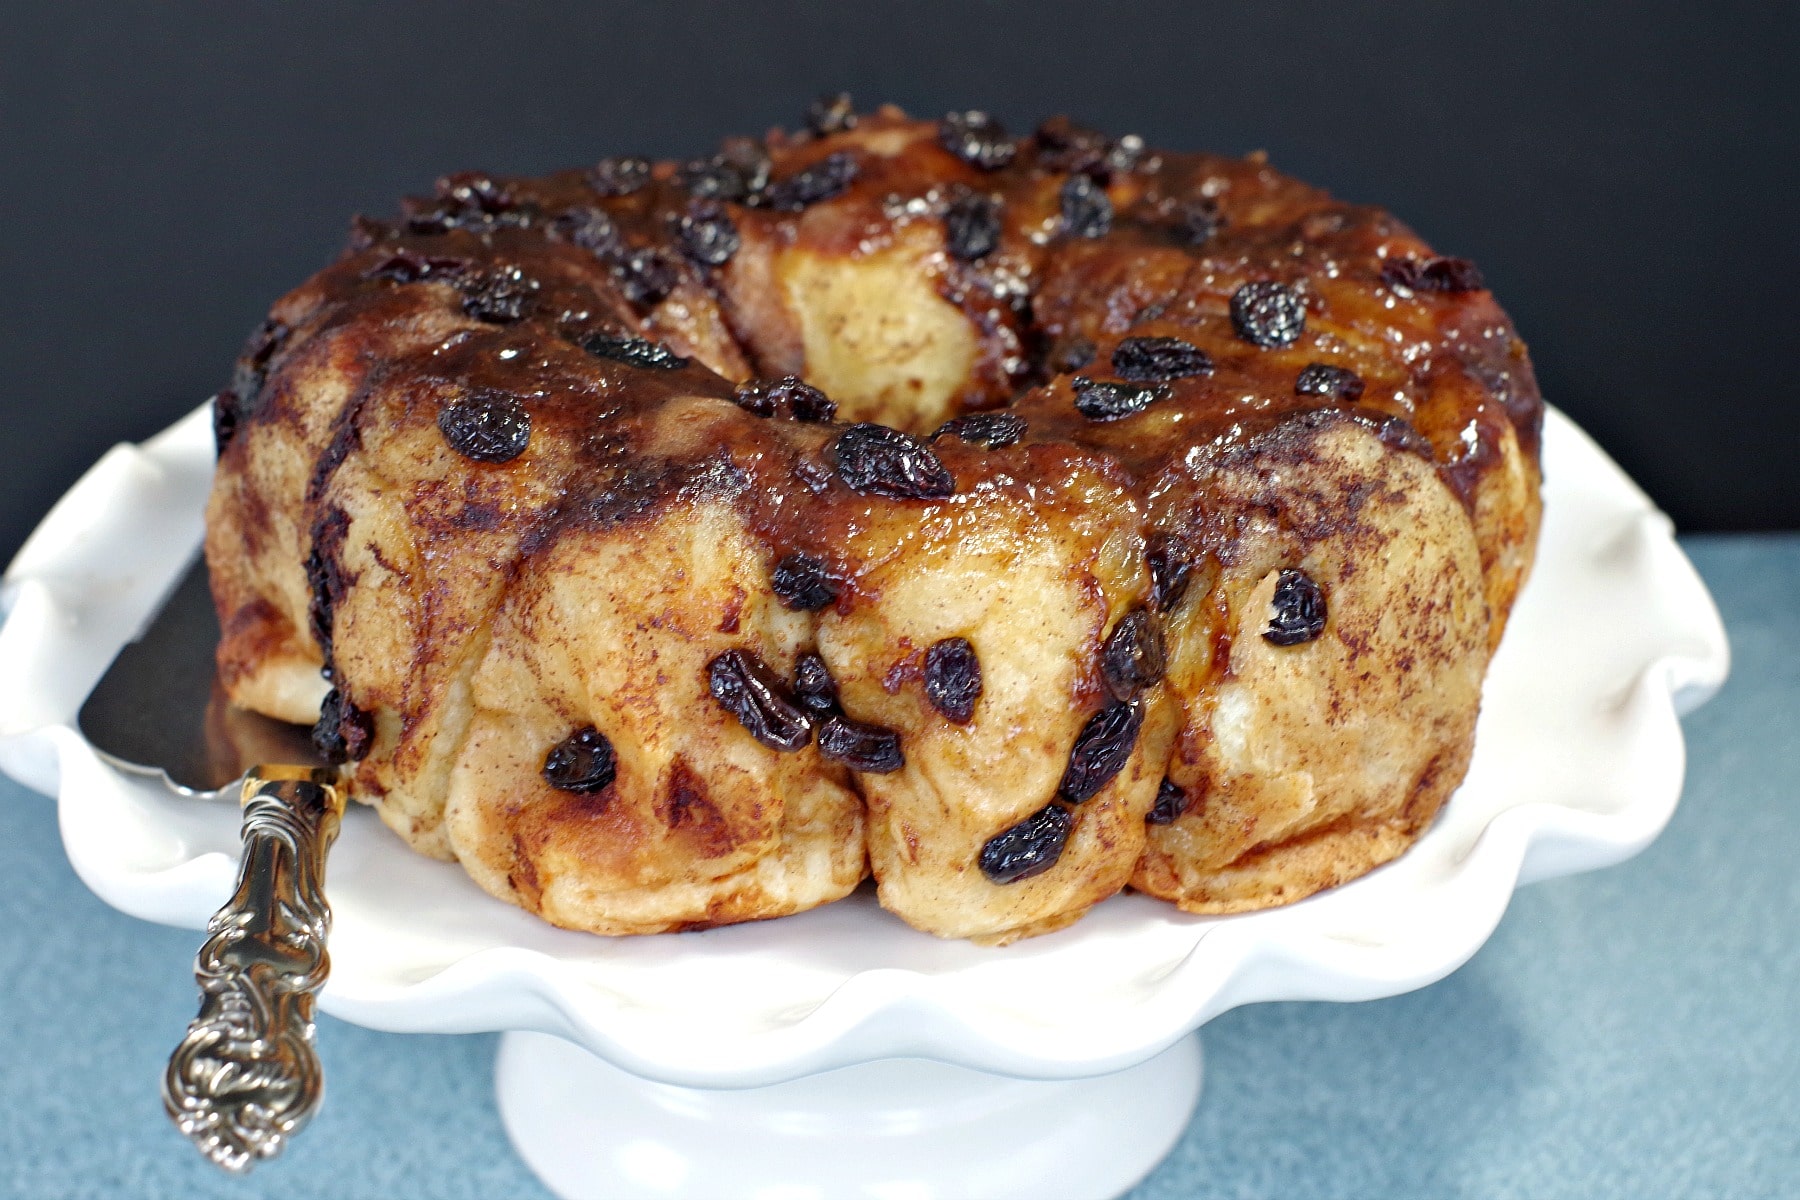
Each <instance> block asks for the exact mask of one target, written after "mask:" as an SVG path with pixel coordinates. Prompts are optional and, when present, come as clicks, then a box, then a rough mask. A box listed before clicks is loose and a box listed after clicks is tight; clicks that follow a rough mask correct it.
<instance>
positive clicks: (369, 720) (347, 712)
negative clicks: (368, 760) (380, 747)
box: [312, 688, 375, 766]
mask: <svg viewBox="0 0 1800 1200" xmlns="http://www.w3.org/2000/svg"><path fill="white" fill-rule="evenodd" d="M374 740H375V720H374V718H373V717H371V716H369V714H368V713H366V712H364V711H363V710H362V709H360V708H358V707H356V705H354V704H352V703H351V702H350V701H349V700H348V699H347V698H346V697H345V696H344V693H343V692H341V691H339V690H338V689H337V688H332V689H331V690H330V691H329V692H326V693H325V699H324V701H323V702H322V703H321V704H320V705H319V722H318V724H316V725H314V726H313V731H312V743H313V748H314V749H315V750H317V751H318V752H319V756H320V757H321V758H323V759H324V760H325V761H326V762H328V763H330V764H331V765H332V766H338V765H340V764H342V763H347V762H355V761H357V760H358V759H360V758H362V757H364V756H365V755H367V754H368V753H369V743H370V742H372V741H374Z"/></svg>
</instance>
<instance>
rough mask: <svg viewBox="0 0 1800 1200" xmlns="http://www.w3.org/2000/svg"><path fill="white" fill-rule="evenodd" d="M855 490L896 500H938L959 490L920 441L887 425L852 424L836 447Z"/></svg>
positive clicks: (843, 474)
mask: <svg viewBox="0 0 1800 1200" xmlns="http://www.w3.org/2000/svg"><path fill="white" fill-rule="evenodd" d="M832 457H833V460H834V462H835V465H836V466H837V473H838V478H839V479H842V480H843V481H844V482H845V484H847V485H848V486H849V488H850V490H851V491H853V492H860V493H861V494H863V495H865V496H888V497H891V498H893V499H896V500H936V499H940V498H942V497H944V496H949V495H952V494H954V493H955V491H956V479H955V477H954V476H952V475H951V474H950V471H949V468H947V467H945V466H944V464H943V463H942V462H941V461H940V460H939V459H938V456H937V455H935V454H933V453H932V452H931V448H930V447H928V446H927V445H925V443H923V442H921V441H920V440H919V439H918V438H915V437H912V436H910V435H908V434H904V433H901V432H900V431H899V430H898V429H889V428H888V427H887V426H886V425H870V424H867V423H864V424H860V425H852V426H851V427H850V428H848V429H846V430H844V432H843V433H841V434H839V435H838V439H837V441H836V442H835V443H834V444H833V446H832Z"/></svg>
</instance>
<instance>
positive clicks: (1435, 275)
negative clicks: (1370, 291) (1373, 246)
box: [1381, 256, 1487, 293]
mask: <svg viewBox="0 0 1800 1200" xmlns="http://www.w3.org/2000/svg"><path fill="white" fill-rule="evenodd" d="M1381 282H1383V283H1385V284H1387V285H1388V286H1389V287H1403V288H1407V289H1409V290H1411V291H1415V292H1450V293H1455V292H1479V291H1481V290H1482V289H1484V288H1485V287H1486V286H1487V284H1486V283H1485V282H1484V281H1483V279H1482V278H1481V269H1480V268H1479V267H1477V266H1476V265H1475V264H1474V263H1472V262H1470V261H1469V260H1468V259H1466V258H1446V257H1442V256H1433V257H1431V258H1428V259H1425V260H1424V261H1423V262H1421V261H1419V260H1418V259H1416V258H1384V259H1382V260H1381Z"/></svg>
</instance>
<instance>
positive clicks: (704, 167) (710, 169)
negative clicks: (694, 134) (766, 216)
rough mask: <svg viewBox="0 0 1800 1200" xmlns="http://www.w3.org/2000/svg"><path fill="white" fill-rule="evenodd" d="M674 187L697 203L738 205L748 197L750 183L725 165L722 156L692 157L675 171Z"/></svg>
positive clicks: (732, 167)
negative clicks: (703, 201) (705, 201)
mask: <svg viewBox="0 0 1800 1200" xmlns="http://www.w3.org/2000/svg"><path fill="white" fill-rule="evenodd" d="M675 184H676V186H677V187H679V188H681V189H682V190H683V191H685V192H687V194H688V195H690V196H693V197H694V198H695V199H698V200H735V201H738V202H739V203H742V202H743V201H744V200H747V199H749V197H750V183H749V181H748V180H747V179H745V178H744V173H743V172H742V171H740V170H739V169H738V168H737V167H736V166H734V165H733V164H731V163H729V162H726V161H725V158H724V156H723V155H717V154H715V155H713V156H712V157H711V158H696V159H694V160H693V161H691V162H686V163H683V164H682V165H681V167H680V169H679V170H677V171H676V172H675Z"/></svg>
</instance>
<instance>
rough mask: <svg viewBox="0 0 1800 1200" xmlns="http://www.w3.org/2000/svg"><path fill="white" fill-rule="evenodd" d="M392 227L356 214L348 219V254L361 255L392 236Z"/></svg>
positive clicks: (372, 218)
mask: <svg viewBox="0 0 1800 1200" xmlns="http://www.w3.org/2000/svg"><path fill="white" fill-rule="evenodd" d="M394 233H395V230H394V227H393V226H392V225H390V224H388V223H387V222H386V221H378V220H376V219H375V218H374V217H365V216H363V215H362V214H361V213H357V214H356V215H355V216H354V217H351V218H350V243H349V247H348V253H351V254H361V253H362V252H363V251H364V250H370V249H373V248H374V247H376V246H378V245H380V244H381V243H382V242H385V241H387V240H388V239H390V238H392V237H393V236H394Z"/></svg>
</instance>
